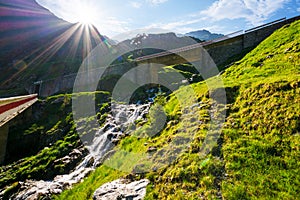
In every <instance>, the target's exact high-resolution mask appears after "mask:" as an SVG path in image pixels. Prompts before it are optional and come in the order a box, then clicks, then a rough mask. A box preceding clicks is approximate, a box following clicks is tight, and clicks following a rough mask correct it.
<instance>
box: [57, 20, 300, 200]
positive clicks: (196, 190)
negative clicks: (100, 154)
mask: <svg viewBox="0 0 300 200" xmlns="http://www.w3.org/2000/svg"><path fill="white" fill-rule="evenodd" d="M299 57H300V21H298V22H295V23H293V24H292V25H290V26H289V27H285V28H282V29H280V30H278V31H276V32H275V33H274V34H273V35H272V36H271V37H269V38H268V39H266V40H265V41H264V42H262V43H261V44H260V45H259V46H258V47H257V48H255V49H254V50H253V51H251V52H250V53H249V54H247V55H246V56H245V57H244V58H243V59H242V60H241V61H239V62H237V63H235V64H234V65H233V66H231V67H230V68H229V69H227V70H226V71H225V73H224V74H223V75H222V77H223V81H224V84H225V87H226V91H227V97H228V100H230V101H229V103H228V105H227V108H228V110H227V115H228V117H227V120H226V123H225V125H224V128H223V131H222V134H221V137H220V139H219V142H218V144H219V145H218V146H217V147H216V148H214V149H213V150H212V152H211V153H210V154H209V155H207V156H206V157H205V158H201V157H200V156H199V150H200V148H201V145H202V142H203V139H204V137H205V135H206V131H207V123H205V122H207V121H208V120H209V115H208V109H209V108H210V106H211V105H212V100H211V99H209V98H208V95H207V94H208V92H207V88H206V86H205V83H197V84H194V85H193V87H194V90H195V91H196V95H197V99H198V100H199V101H202V102H203V103H204V104H203V105H204V106H203V108H202V109H200V111H199V113H198V114H197V115H196V114H195V115H194V117H195V118H196V120H186V121H185V119H183V120H182V121H179V120H178V119H179V118H180V116H182V115H183V114H182V111H181V108H183V107H187V105H190V104H191V103H193V102H191V101H190V99H191V98H190V94H188V93H187V92H186V88H181V89H179V90H178V91H177V92H176V94H181V96H182V97H183V98H184V99H185V101H183V102H185V104H186V105H180V104H179V102H178V100H177V99H176V96H175V94H172V95H171V97H170V98H169V99H168V101H167V102H166V103H165V105H164V108H165V111H166V113H167V117H168V121H169V123H168V125H166V127H165V128H164V130H163V131H162V132H161V133H160V134H159V135H157V136H154V137H152V138H144V139H140V138H139V137H138V136H137V135H138V134H136V135H135V136H132V137H129V138H125V139H124V140H123V141H122V142H121V144H120V145H119V148H121V149H123V150H126V151H128V152H135V153H142V152H145V151H146V149H147V148H148V147H150V146H155V147H157V148H158V152H159V150H160V149H161V148H162V147H164V146H167V145H168V143H169V142H170V141H172V139H174V137H175V135H176V134H178V132H180V130H181V127H182V126H183V123H188V125H187V126H188V127H189V128H188V129H187V131H188V132H193V133H194V134H195V135H194V139H193V141H192V143H191V145H190V147H189V148H188V150H186V151H185V152H184V153H183V154H182V155H181V156H180V158H178V159H176V160H175V162H173V163H172V164H171V165H169V166H168V167H164V168H162V169H159V170H158V171H156V172H151V173H147V174H145V176H146V177H147V178H149V179H150V180H151V184H150V186H149V187H148V190H147V196H146V199H200V198H208V199H215V198H220V197H221V196H222V197H223V198H224V199H256V198H260V199H274V198H275V199H295V198H297V194H299V192H300V191H299V188H300V177H299V174H300V171H299V169H300V163H299V160H300V155H299V147H300V146H299V145H300V144H299V129H300V127H299V126H300V125H299V124H300V122H299V121H300V119H299V110H300V102H299V101H300V89H299V85H300V76H299V73H300V63H299ZM197 120H200V121H202V122H204V123H203V124H199V123H196V122H197ZM189 125H190V126H189ZM149 126H150V127H151V124H146V125H144V126H143V127H142V129H141V130H139V133H140V132H143V131H144V132H147V130H148V129H147V127H149ZM184 136H185V135H183V137H184ZM119 158H120V157H119ZM117 161H118V160H117ZM126 164H128V163H126ZM154 165H155V163H154ZM118 167H121V168H122V163H121V164H120V163H119V165H118ZM127 167H128V168H129V166H127ZM131 167H132V168H133V166H131ZM129 169H130V168H129ZM99 170H104V172H102V173H100V172H99ZM108 170H109V169H108V168H106V167H100V168H99V169H98V170H97V171H96V172H94V173H92V175H91V176H89V177H88V178H86V179H85V181H84V182H83V183H82V184H78V185H77V186H75V187H74V189H71V190H68V191H65V192H64V193H63V194H62V195H61V196H59V197H57V199H74V198H75V197H76V199H88V198H91V195H92V192H91V189H92V188H93V189H94V188H96V186H95V185H94V182H93V181H92V179H95V176H97V174H98V173H100V174H101V175H100V176H99V177H98V178H99V179H101V178H102V177H103V178H104V177H105V178H106V179H107V180H112V179H113V178H115V177H116V174H115V173H106V174H107V175H106V176H103V174H105V172H107V171H108ZM128 171H130V170H128ZM114 172H115V171H114ZM101 180H102V179H101ZM103 182H104V181H103V180H102V181H101V182H98V184H99V185H100V183H103ZM88 183H91V184H88ZM83 185H85V186H83ZM86 191H89V192H88V195H79V196H78V194H82V193H83V194H87V192H86Z"/></svg>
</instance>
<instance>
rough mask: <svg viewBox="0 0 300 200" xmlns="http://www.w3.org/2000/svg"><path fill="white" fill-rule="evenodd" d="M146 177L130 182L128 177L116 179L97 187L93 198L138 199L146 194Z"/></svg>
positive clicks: (111, 199) (108, 199) (95, 199)
mask: <svg viewBox="0 0 300 200" xmlns="http://www.w3.org/2000/svg"><path fill="white" fill-rule="evenodd" d="M148 184H149V180H148V179H142V180H139V181H134V182H130V180H128V179H118V180H115V181H113V182H110V183H106V184H104V185H102V186H101V187H100V188H98V189H97V190H96V191H95V193H94V196H93V200H119V199H124V200H131V199H132V200H140V199H143V198H144V197H145V195H146V187H147V185H148Z"/></svg>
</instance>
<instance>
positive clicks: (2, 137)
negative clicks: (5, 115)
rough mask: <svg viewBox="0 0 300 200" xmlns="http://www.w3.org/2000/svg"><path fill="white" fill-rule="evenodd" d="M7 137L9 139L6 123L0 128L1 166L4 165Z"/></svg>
mask: <svg viewBox="0 0 300 200" xmlns="http://www.w3.org/2000/svg"><path fill="white" fill-rule="evenodd" d="M7 137H8V124H7V123H6V124H4V125H3V126H1V127H0V164H2V163H3V162H4V159H5V155H6V144H7Z"/></svg>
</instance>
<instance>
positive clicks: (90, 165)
mask: <svg viewBox="0 0 300 200" xmlns="http://www.w3.org/2000/svg"><path fill="white" fill-rule="evenodd" d="M149 108H150V104H142V105H136V104H131V105H124V104H112V114H109V115H108V117H107V119H106V122H105V124H104V126H103V127H102V128H100V129H99V130H98V131H97V132H96V134H95V135H94V138H93V140H92V143H91V144H90V145H88V146H86V147H87V149H88V150H89V154H88V155H87V156H85V158H84V159H83V161H82V162H81V163H80V164H79V165H77V167H76V168H75V169H74V170H73V172H71V173H70V174H65V175H58V176H56V177H55V178H54V179H53V180H51V181H43V180H41V181H31V180H29V181H26V182H25V183H23V184H22V188H23V190H22V191H21V192H20V193H19V194H18V195H17V196H15V197H13V198H14V199H18V200H23V199H24V200H25V199H32V200H33V199H39V198H40V197H45V196H50V195H51V194H59V193H61V192H62V191H63V190H64V189H66V188H67V187H69V186H71V185H73V184H75V183H78V182H80V181H81V180H82V179H83V178H84V177H85V176H87V175H88V173H89V172H91V171H92V170H94V169H95V167H96V166H97V165H98V164H99V161H100V160H101V159H102V158H103V156H104V155H105V154H106V153H108V152H109V151H110V150H111V149H112V148H113V147H114V141H118V140H120V139H121V137H123V136H124V135H128V134H129V132H126V130H127V128H128V127H129V126H130V125H132V124H134V122H135V121H136V120H141V119H144V120H145V115H146V114H147V113H148V111H149Z"/></svg>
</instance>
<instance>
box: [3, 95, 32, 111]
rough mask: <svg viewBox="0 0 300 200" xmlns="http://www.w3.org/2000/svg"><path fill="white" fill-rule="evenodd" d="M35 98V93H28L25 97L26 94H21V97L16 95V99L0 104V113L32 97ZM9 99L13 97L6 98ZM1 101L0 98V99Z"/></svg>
mask: <svg viewBox="0 0 300 200" xmlns="http://www.w3.org/2000/svg"><path fill="white" fill-rule="evenodd" d="M35 98H37V94H34V95H28V96H27V97H26V96H22V97H17V98H15V100H16V101H13V102H9V103H6V104H4V105H1V106H0V114H2V113H4V112H6V111H8V110H10V109H13V108H16V107H18V106H20V105H22V104H24V103H27V102H29V101H31V100H33V99H35ZM8 99H10V100H13V98H8ZM8 99H3V100H8ZM0 101H1V100H0Z"/></svg>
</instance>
